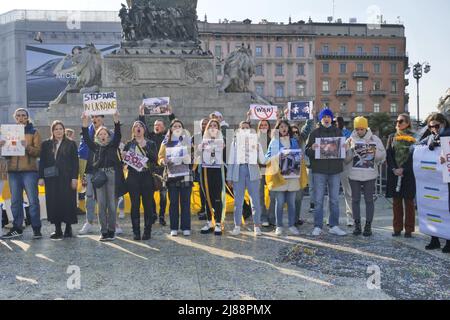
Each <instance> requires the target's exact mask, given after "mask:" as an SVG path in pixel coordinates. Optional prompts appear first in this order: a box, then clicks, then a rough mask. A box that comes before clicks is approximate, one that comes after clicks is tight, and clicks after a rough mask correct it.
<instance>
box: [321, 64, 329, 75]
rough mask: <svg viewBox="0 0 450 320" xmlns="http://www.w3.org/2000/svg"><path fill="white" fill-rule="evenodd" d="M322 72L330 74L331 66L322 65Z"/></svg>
mask: <svg viewBox="0 0 450 320" xmlns="http://www.w3.org/2000/svg"><path fill="white" fill-rule="evenodd" d="M322 72H323V73H330V64H329V63H322Z"/></svg>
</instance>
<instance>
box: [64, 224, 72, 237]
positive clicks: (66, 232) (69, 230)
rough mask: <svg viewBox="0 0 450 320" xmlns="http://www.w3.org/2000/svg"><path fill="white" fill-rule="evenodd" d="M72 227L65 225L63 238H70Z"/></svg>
mask: <svg viewBox="0 0 450 320" xmlns="http://www.w3.org/2000/svg"><path fill="white" fill-rule="evenodd" d="M72 237H73V234H72V226H71V225H70V224H66V230H64V238H72Z"/></svg>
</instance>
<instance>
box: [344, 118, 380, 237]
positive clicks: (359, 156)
mask: <svg viewBox="0 0 450 320" xmlns="http://www.w3.org/2000/svg"><path fill="white" fill-rule="evenodd" d="M354 128H355V130H354V131H353V133H352V135H351V137H350V138H349V139H347V146H348V151H347V157H346V159H345V163H346V166H347V167H348V172H349V181H350V187H351V194H352V212H353V218H354V219H355V228H354V231H353V235H355V236H359V235H361V233H362V229H361V211H360V202H361V192H362V191H363V190H364V200H365V203H366V224H365V227H364V233H363V235H364V236H365V237H370V236H371V235H372V221H373V216H374V213H375V204H374V194H375V182H376V179H377V178H378V165H379V164H380V163H383V162H384V161H385V160H386V149H385V148H384V146H383V143H382V142H381V140H380V138H378V137H377V136H375V135H374V134H373V133H372V131H371V130H370V128H369V122H368V121H367V119H366V118H364V117H357V118H355V120H354Z"/></svg>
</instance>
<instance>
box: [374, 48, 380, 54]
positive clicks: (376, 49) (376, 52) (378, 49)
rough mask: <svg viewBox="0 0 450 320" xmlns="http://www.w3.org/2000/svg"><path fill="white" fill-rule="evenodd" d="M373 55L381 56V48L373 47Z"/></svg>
mask: <svg viewBox="0 0 450 320" xmlns="http://www.w3.org/2000/svg"><path fill="white" fill-rule="evenodd" d="M373 54H374V55H376V56H379V55H380V47H378V46H377V47H373Z"/></svg>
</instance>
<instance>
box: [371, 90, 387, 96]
mask: <svg viewBox="0 0 450 320" xmlns="http://www.w3.org/2000/svg"><path fill="white" fill-rule="evenodd" d="M370 95H371V96H372V97H386V96H387V91H386V90H371V91H370Z"/></svg>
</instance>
